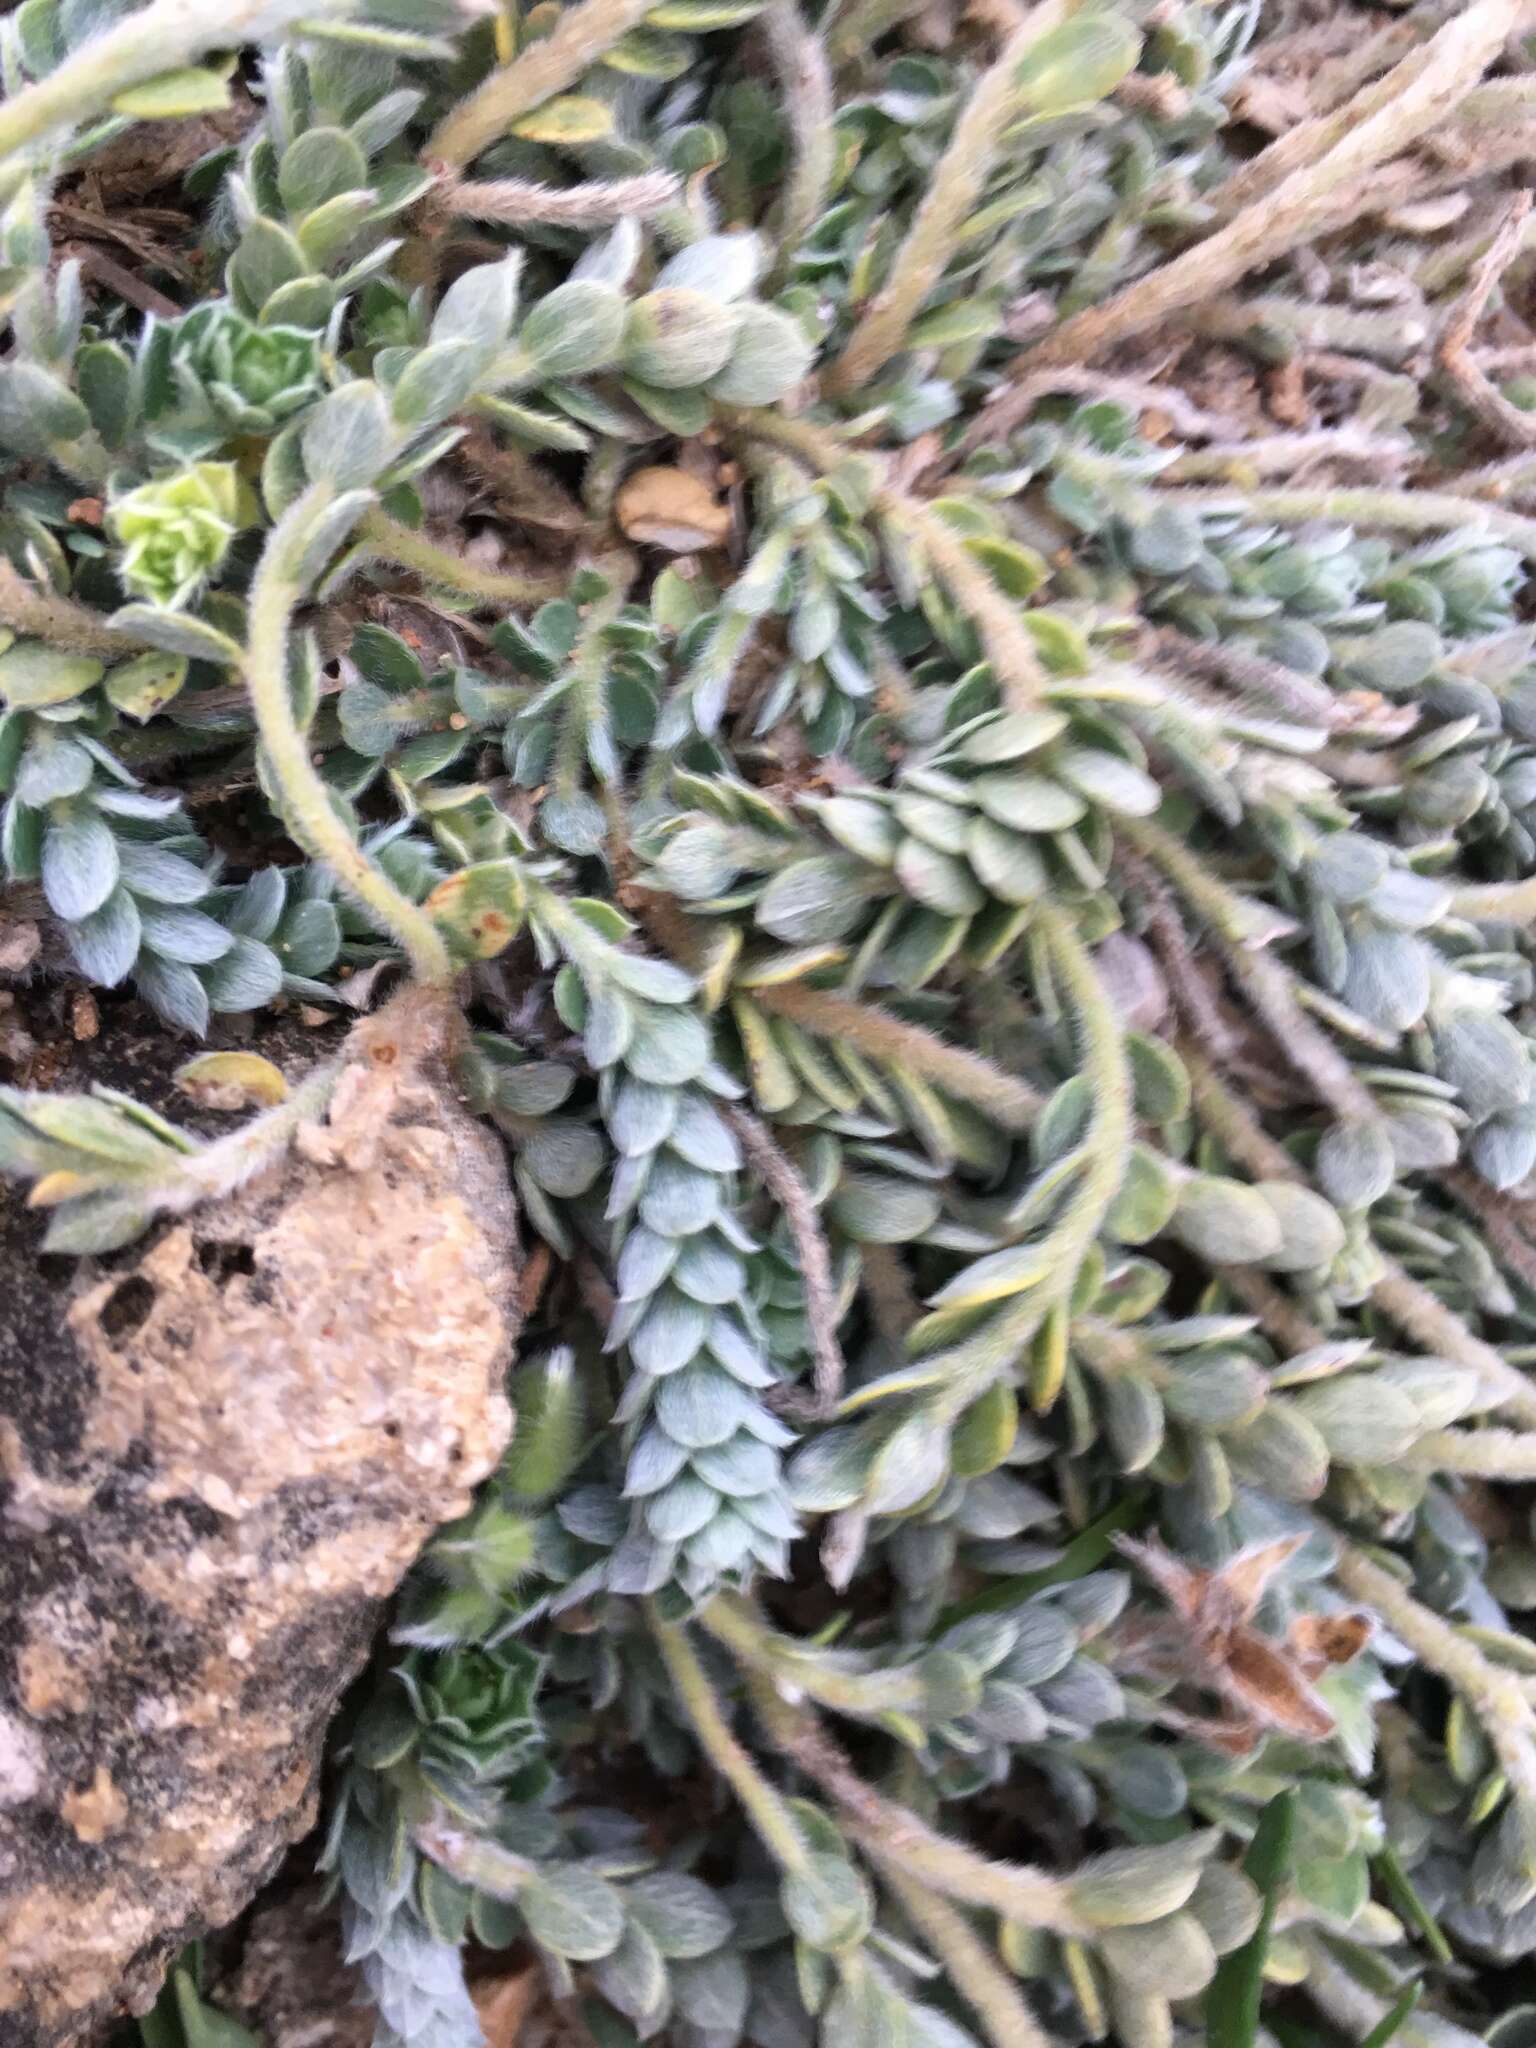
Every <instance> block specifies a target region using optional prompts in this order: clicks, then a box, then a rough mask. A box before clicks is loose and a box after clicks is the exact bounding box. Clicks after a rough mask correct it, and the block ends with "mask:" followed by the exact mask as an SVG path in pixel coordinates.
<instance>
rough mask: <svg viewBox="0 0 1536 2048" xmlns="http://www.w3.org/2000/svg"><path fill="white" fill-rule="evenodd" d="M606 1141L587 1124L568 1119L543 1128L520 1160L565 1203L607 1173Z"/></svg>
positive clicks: (527, 1144)
mask: <svg viewBox="0 0 1536 2048" xmlns="http://www.w3.org/2000/svg"><path fill="white" fill-rule="evenodd" d="M603 1156H604V1155H603V1141H602V1139H601V1138H600V1137H599V1136H598V1135H597V1133H596V1131H594V1130H591V1129H590V1128H589V1127H588V1126H587V1125H586V1124H579V1123H573V1122H570V1121H569V1120H567V1119H560V1120H551V1121H549V1122H546V1123H542V1124H540V1125H539V1127H538V1129H537V1130H535V1131H533V1132H531V1133H530V1134H529V1136H528V1137H527V1138H526V1139H525V1140H524V1142H523V1145H522V1147H521V1150H520V1153H519V1157H520V1160H521V1162H522V1164H523V1165H524V1166H525V1167H526V1168H527V1170H528V1171H529V1172H530V1173H531V1174H532V1175H533V1177H534V1179H535V1180H536V1181H537V1182H538V1183H539V1185H540V1187H542V1188H543V1189H544V1190H545V1191H546V1192H547V1193H549V1194H551V1195H556V1196H558V1197H559V1198H560V1199H561V1200H563V1201H573V1200H574V1199H575V1198H576V1196H578V1195H584V1194H585V1193H586V1192H587V1190H588V1188H590V1187H591V1185H592V1183H593V1182H594V1181H595V1180H596V1179H597V1176H598V1175H599V1174H600V1173H601V1172H602V1170H603Z"/></svg>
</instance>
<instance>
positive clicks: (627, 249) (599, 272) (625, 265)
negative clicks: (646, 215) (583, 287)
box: [571, 219, 641, 289]
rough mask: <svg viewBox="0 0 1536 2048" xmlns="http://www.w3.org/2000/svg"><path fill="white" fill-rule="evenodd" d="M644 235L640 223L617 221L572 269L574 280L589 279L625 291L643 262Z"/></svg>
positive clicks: (581, 255)
mask: <svg viewBox="0 0 1536 2048" xmlns="http://www.w3.org/2000/svg"><path fill="white" fill-rule="evenodd" d="M640 248H641V232H640V223H639V222H638V221H637V220H631V219H625V220H621V221H619V222H617V223H616V224H615V226H614V227H613V228H612V229H611V230H610V232H609V233H608V234H606V235H604V236H602V237H601V238H600V239H599V240H598V241H595V242H589V243H588V244H587V246H586V248H585V249H583V250H582V252H581V254H580V255H579V256H578V257H577V259H576V261H575V263H574V265H573V266H572V269H571V275H572V277H589V278H593V279H595V280H596V282H597V283H599V284H611V285H615V286H617V287H619V288H620V289H622V288H623V286H624V285H626V284H628V282H629V279H630V276H631V274H632V272H633V271H634V267H635V265H636V263H637V262H638V261H639V260H640Z"/></svg>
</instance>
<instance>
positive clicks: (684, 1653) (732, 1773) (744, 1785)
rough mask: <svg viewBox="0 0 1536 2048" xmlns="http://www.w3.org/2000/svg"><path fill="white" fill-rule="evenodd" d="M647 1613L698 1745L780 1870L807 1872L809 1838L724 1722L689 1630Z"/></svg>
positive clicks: (663, 1660)
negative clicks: (807, 1840)
mask: <svg viewBox="0 0 1536 2048" xmlns="http://www.w3.org/2000/svg"><path fill="white" fill-rule="evenodd" d="M646 1612H647V1615H648V1618H649V1620H650V1624H651V1632H652V1634H653V1635H654V1636H655V1638H656V1646H657V1648H658V1649H659V1650H660V1652H661V1658H662V1662H663V1663H664V1664H665V1665H666V1667H667V1672H668V1675H669V1676H670V1677H671V1680H672V1683H673V1685H674V1687H675V1688H676V1690H677V1697H678V1700H679V1702H680V1703H681V1705H682V1707H683V1710H684V1712H685V1713H686V1715H687V1717H688V1724H689V1726H690V1727H691V1728H692V1729H693V1732H694V1734H695V1735H696V1736H697V1737H698V1739H699V1747H700V1748H701V1749H702V1750H703V1751H704V1754H705V1755H706V1756H707V1757H708V1758H709V1760H710V1762H711V1763H712V1764H713V1765H714V1767H715V1769H716V1770H717V1771H718V1772H719V1773H720V1775H721V1777H722V1778H724V1779H725V1781H726V1783H727V1784H728V1785H729V1786H730V1788H731V1790H732V1791H733V1792H734V1793H735V1794H736V1797H737V1798H738V1799H739V1800H740V1801H741V1804H742V1807H743V1809H744V1811H745V1812H746V1815H747V1818H748V1819H749V1820H750V1821H751V1823H752V1825H753V1827H754V1828H755V1829H756V1831H757V1834H758V1838H759V1839H760V1840H761V1842H762V1844H763V1847H764V1848H765V1849H766V1850H767V1851H768V1853H769V1854H770V1855H771V1856H772V1857H773V1859H774V1861H775V1862H776V1863H777V1864H778V1865H779V1867H780V1869H782V1870H786V1871H790V1870H805V1869H806V1868H807V1867H808V1866H809V1864H810V1851H809V1850H808V1849H807V1848H806V1845H805V1838H804V1836H803V1835H802V1834H801V1832H800V1830H799V1828H798V1827H797V1826H796V1825H795V1821H794V1816H793V1815H792V1814H791V1813H790V1810H789V1808H788V1806H787V1805H786V1804H785V1802H784V1800H783V1799H782V1798H781V1797H780V1795H779V1794H778V1793H777V1792H776V1791H775V1790H774V1788H773V1787H772V1786H771V1785H770V1784H769V1782H768V1780H767V1779H766V1778H765V1777H764V1776H763V1775H762V1773H761V1772H760V1771H759V1770H758V1768H757V1765H756V1764H755V1763H753V1761H752V1759H751V1757H749V1756H748V1754H747V1752H746V1751H745V1749H743V1748H742V1746H741V1744H740V1743H739V1742H738V1741H737V1740H736V1737H735V1736H734V1735H733V1734H732V1733H731V1731H730V1728H729V1727H728V1726H727V1725H726V1719H725V1716H724V1714H723V1713H722V1712H721V1711H720V1702H719V1700H717V1699H716V1697H715V1691H714V1687H713V1686H712V1685H711V1684H710V1682H709V1677H708V1674H707V1673H706V1672H705V1669H704V1667H703V1665H702V1664H701V1663H700V1662H699V1660H698V1658H697V1656H696V1655H695V1654H694V1650H693V1645H692V1644H691V1643H690V1642H689V1640H688V1636H687V1633H686V1631H685V1630H684V1629H682V1628H681V1627H679V1626H678V1625H677V1624H675V1623H673V1622H667V1621H663V1620H662V1619H661V1617H660V1616H659V1615H658V1614H657V1612H656V1610H655V1608H654V1607H649V1606H648V1607H647V1610H646Z"/></svg>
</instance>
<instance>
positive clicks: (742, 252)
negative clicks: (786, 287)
mask: <svg viewBox="0 0 1536 2048" xmlns="http://www.w3.org/2000/svg"><path fill="white" fill-rule="evenodd" d="M766 254H767V251H766V249H765V248H764V245H763V242H762V238H761V237H760V236H758V235H755V234H734V235H701V236H700V237H699V239H698V240H697V241H696V242H690V243H688V245H687V246H686V247H685V248H682V249H679V250H678V252H677V254H676V255H675V256H669V257H668V258H667V261H666V262H665V263H664V264H663V265H662V267H661V269H660V270H659V271H658V272H657V273H656V282H657V284H658V285H659V286H662V287H669V286H673V285H686V286H687V287H688V288H689V289H690V290H694V291H701V292H707V293H708V294H709V295H710V297H711V298H716V299H741V298H745V297H746V295H747V293H748V292H749V291H751V289H752V287H753V285H754V284H755V283H756V282H757V278H758V273H759V272H760V271H761V269H762V267H763V262H764V259H765V257H766ZM752 402H754V401H749V400H743V401H742V403H743V404H747V403H752Z"/></svg>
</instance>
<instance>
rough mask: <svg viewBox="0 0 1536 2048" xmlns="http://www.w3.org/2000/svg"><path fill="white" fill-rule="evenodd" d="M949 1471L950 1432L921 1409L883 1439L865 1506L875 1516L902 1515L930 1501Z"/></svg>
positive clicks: (864, 1499)
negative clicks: (927, 1499)
mask: <svg viewBox="0 0 1536 2048" xmlns="http://www.w3.org/2000/svg"><path fill="white" fill-rule="evenodd" d="M948 1471H949V1435H948V1431H947V1430H946V1429H945V1428H944V1426H943V1424H942V1423H940V1422H938V1421H937V1420H935V1419H934V1418H933V1417H932V1416H929V1415H927V1414H924V1413H923V1412H922V1411H921V1410H919V1411H918V1412H917V1413H916V1414H913V1415H909V1416H908V1417H907V1418H906V1419H905V1421H903V1422H900V1423H898V1424H897V1426H896V1427H895V1428H894V1429H893V1430H890V1431H889V1432H888V1433H887V1434H886V1435H885V1436H884V1437H882V1438H881V1440H880V1442H879V1444H878V1447H877V1449H876V1451H875V1455H874V1458H873V1460H872V1461H871V1464H870V1467H869V1476H868V1479H867V1482H866V1484H865V1489H864V1495H863V1501H864V1505H865V1507H866V1508H868V1510H869V1511H870V1513H871V1514H881V1515H896V1514H901V1513H903V1512H904V1511H905V1510H906V1509H908V1508H914V1507H916V1506H917V1505H918V1503H919V1502H920V1501H922V1500H924V1499H926V1498H927V1496H928V1495H929V1494H930V1493H932V1492H933V1491H934V1489H935V1488H936V1487H938V1486H940V1485H941V1484H942V1483H943V1481H944V1479H945V1477H946V1476H947V1474H948Z"/></svg>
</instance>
